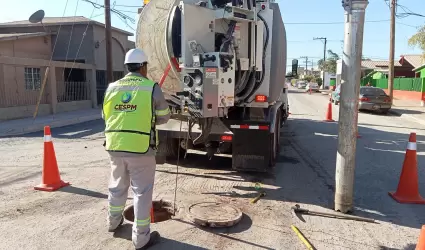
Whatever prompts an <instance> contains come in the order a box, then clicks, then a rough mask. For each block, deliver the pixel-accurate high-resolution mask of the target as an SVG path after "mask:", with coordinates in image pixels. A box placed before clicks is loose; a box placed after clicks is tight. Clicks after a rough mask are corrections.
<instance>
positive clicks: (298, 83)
mask: <svg viewBox="0 0 425 250" xmlns="http://www.w3.org/2000/svg"><path fill="white" fill-rule="evenodd" d="M306 86H307V83H306V82H304V81H299V82H297V88H299V89H305V87H306Z"/></svg>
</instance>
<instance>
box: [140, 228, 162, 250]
mask: <svg viewBox="0 0 425 250" xmlns="http://www.w3.org/2000/svg"><path fill="white" fill-rule="evenodd" d="M160 239H161V235H160V234H159V233H158V232H157V231H153V232H152V233H151V237H150V239H149V241H148V243H146V245H144V246H143V247H141V248H137V249H136V250H146V249H148V248H149V247H151V246H153V245H155V244H156V243H158V242H159V240H160Z"/></svg>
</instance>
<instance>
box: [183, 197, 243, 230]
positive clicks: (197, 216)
mask: <svg viewBox="0 0 425 250" xmlns="http://www.w3.org/2000/svg"><path fill="white" fill-rule="evenodd" d="M187 216H188V218H189V219H190V220H191V221H192V222H193V223H195V224H197V225H200V226H205V227H231V226H234V225H236V224H237V223H238V222H239V221H240V220H241V219H242V212H241V210H239V208H237V207H234V206H232V205H230V204H223V203H219V202H200V203H195V204H192V205H190V206H189V208H188V210H187Z"/></svg>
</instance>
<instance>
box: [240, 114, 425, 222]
mask: <svg viewBox="0 0 425 250" xmlns="http://www.w3.org/2000/svg"><path fill="white" fill-rule="evenodd" d="M288 130H289V131H288ZM288 130H287V131H285V133H284V135H283V141H284V143H283V149H282V151H283V152H284V155H285V157H288V156H287V155H289V157H290V159H291V158H296V159H300V161H301V165H303V168H304V171H300V164H297V163H296V161H294V160H292V161H291V160H290V161H286V163H285V164H283V166H282V168H281V171H280V172H279V173H277V177H276V179H277V180H280V181H277V182H276V183H275V185H277V186H279V187H280V188H278V189H277V190H267V189H264V190H265V191H266V193H267V197H264V199H267V198H269V199H280V200H283V201H292V202H297V203H305V204H312V205H318V206H322V207H325V208H329V209H330V210H332V211H333V208H334V193H335V166H336V155H337V153H336V152H337V143H338V124H337V123H325V122H320V121H314V120H308V119H294V120H291V121H290V122H289V123H288ZM359 134H360V135H361V136H362V137H361V138H359V139H357V153H356V169H355V185H354V189H355V193H354V206H355V207H354V211H352V214H355V215H358V216H363V217H367V218H373V219H375V220H377V221H386V222H389V223H394V224H398V225H402V226H406V227H411V228H418V229H419V228H421V225H423V224H425V214H424V213H423V209H424V206H423V205H415V204H399V203H397V202H396V201H394V200H393V199H392V198H391V197H390V196H389V195H388V192H392V191H396V189H397V185H398V182H399V177H400V173H401V170H402V166H403V160H404V157H405V150H406V143H407V140H408V138H409V135H408V134H402V133H395V132H386V131H381V130H379V129H372V128H368V127H363V126H360V127H359ZM424 139H425V137H424V136H422V135H417V141H423V140H424ZM417 147H418V152H423V151H424V150H425V145H424V144H420V143H418V145H417ZM313 152H314V153H313ZM417 159H418V163H419V164H418V165H419V166H421V165H422V166H423V164H424V162H425V156H424V155H417ZM286 176H291V178H287V177H286ZM300 176H302V177H303V178H300ZM418 179H419V192H420V193H422V194H425V169H423V168H418ZM314 181H316V182H320V184H321V185H319V187H318V185H314V184H313V182H314ZM310 184H311V185H310ZM312 185H314V187H315V188H314V189H312V188H311V186H312ZM238 188H239V189H245V190H246V189H247V188H246V187H238ZM330 212H331V211H330Z"/></svg>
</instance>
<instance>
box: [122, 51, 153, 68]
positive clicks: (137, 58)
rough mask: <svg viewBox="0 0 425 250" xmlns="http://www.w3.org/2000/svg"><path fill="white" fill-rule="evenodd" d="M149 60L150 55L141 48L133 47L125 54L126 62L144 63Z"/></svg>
mask: <svg viewBox="0 0 425 250" xmlns="http://www.w3.org/2000/svg"><path fill="white" fill-rule="evenodd" d="M146 62H148V57H147V56H146V54H145V52H143V50H141V49H137V48H136V49H131V50H129V51H128V52H127V54H125V60H124V64H128V63H140V64H144V63H146Z"/></svg>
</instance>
